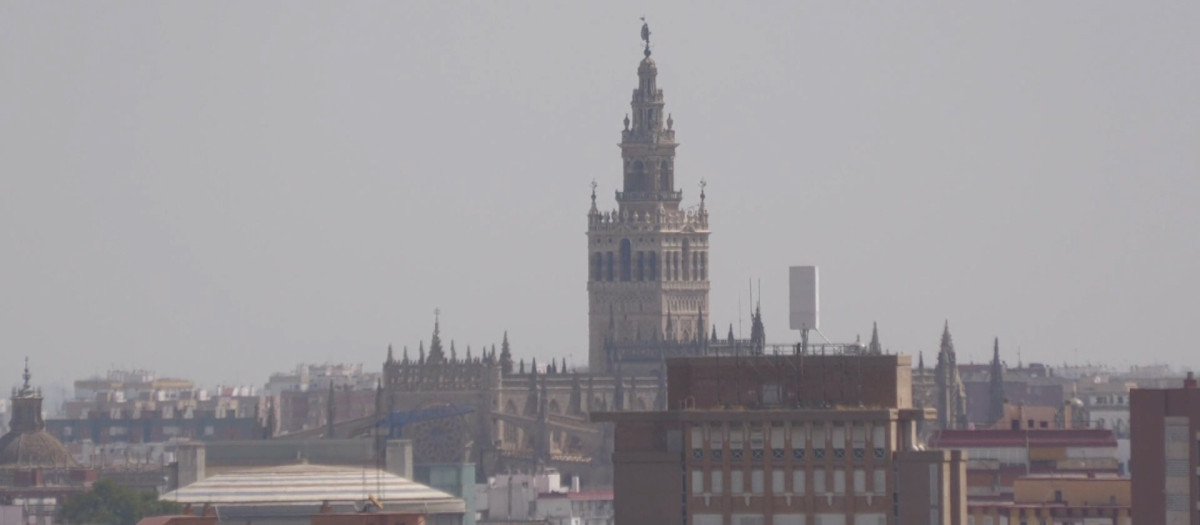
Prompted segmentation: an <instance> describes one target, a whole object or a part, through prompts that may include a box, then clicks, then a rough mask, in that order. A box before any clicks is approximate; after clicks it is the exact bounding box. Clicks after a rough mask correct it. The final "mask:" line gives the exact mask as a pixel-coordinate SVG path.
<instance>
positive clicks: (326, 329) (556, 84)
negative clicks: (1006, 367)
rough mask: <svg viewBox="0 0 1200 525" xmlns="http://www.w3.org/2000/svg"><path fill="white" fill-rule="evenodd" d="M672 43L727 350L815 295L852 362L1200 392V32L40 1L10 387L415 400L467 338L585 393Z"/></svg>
mask: <svg viewBox="0 0 1200 525" xmlns="http://www.w3.org/2000/svg"><path fill="white" fill-rule="evenodd" d="M642 15H645V16H646V17H647V19H648V20H649V21H650V25H651V30H652V31H653V36H652V41H653V50H654V58H655V60H656V61H657V62H658V66H659V86H660V87H662V88H663V89H664V90H665V94H666V102H667V110H668V111H670V112H671V113H672V114H673V115H674V119H675V129H676V131H677V138H678V140H679V141H680V142H681V144H682V146H680V148H679V150H678V158H677V159H678V160H677V173H678V177H677V180H678V181H679V185H680V186H681V187H682V189H683V191H684V199H685V204H694V203H695V202H696V198H697V183H698V181H699V180H700V179H701V178H703V179H707V181H708V183H709V186H708V192H707V193H708V204H709V209H710V212H711V227H712V231H713V233H712V239H711V243H712V251H711V255H710V257H711V269H712V271H711V278H712V281H713V291H712V296H711V297H712V314H713V317H714V321H716V322H717V324H719V325H720V330H721V331H722V332H724V331H725V330H726V329H727V327H728V325H729V323H734V324H735V330H736V323H737V317H738V312H739V301H740V302H741V304H742V312H743V315H746V314H748V310H749V297H748V294H749V291H748V288H749V284H748V283H749V282H750V281H751V280H754V281H755V282H757V281H758V280H761V283H762V284H761V286H762V307H763V312H764V316H765V321H766V329H767V335H768V339H770V340H771V341H781V342H782V341H793V340H795V338H796V337H797V334H796V332H791V331H788V330H787V297H786V295H787V267H788V266H789V265H799V264H816V265H818V266H820V268H821V277H822V283H821V285H822V328H823V332H824V333H825V334H826V335H827V336H828V337H829V338H831V339H834V340H842V341H845V340H853V339H854V337H855V336H856V335H857V334H862V336H863V337H864V339H865V338H866V337H867V336H868V335H869V333H870V329H871V322H872V321H878V322H879V328H880V332H881V335H882V340H883V343H884V346H885V347H887V348H889V349H890V350H892V351H899V352H906V353H916V351H918V350H924V351H925V353H926V357H927V358H928V359H932V357H933V356H932V354H931V352H934V351H935V349H936V347H937V344H938V340H939V336H940V333H941V329H942V323H943V321H944V320H945V319H949V321H950V327H951V331H952V333H953V334H954V340H955V343H956V346H957V348H958V351H959V359H960V361H962V362H966V361H971V360H976V361H980V360H985V359H987V358H989V357H990V353H991V342H992V338H993V337H996V336H998V337H999V338H1000V342H1001V349H1002V351H1003V352H1004V354H1005V358H1006V359H1007V360H1009V361H1010V362H1012V363H1014V364H1015V362H1016V360H1017V352H1018V348H1019V349H1020V352H1021V354H1022V357H1023V360H1024V361H1026V362H1029V361H1048V362H1053V363H1062V362H1064V361H1070V362H1076V361H1088V360H1091V361H1106V362H1109V363H1112V364H1114V365H1121V366H1126V365H1129V364H1132V363H1152V362H1157V363H1172V364H1177V365H1185V366H1195V365H1197V364H1200V359H1198V358H1196V357H1195V355H1196V353H1195V349H1194V348H1192V345H1193V344H1195V343H1194V339H1195V338H1196V327H1195V325H1194V324H1193V323H1194V322H1195V319H1196V317H1197V315H1198V314H1200V274H1198V272H1197V271H1196V268H1197V260H1198V259H1200V239H1198V233H1200V210H1198V209H1197V200H1198V197H1200V180H1198V175H1200V173H1198V170H1200V104H1198V102H1200V100H1198V95H1197V93H1200V36H1198V35H1200V33H1198V32H1197V27H1198V26H1200V3H1198V2H1195V1H1180V2H1102V1H1077V2H1069V1H1063V2H971V3H963V2H947V3H941V4H940V5H935V4H932V3H915V2H823V3H819V4H803V5H797V3H795V2H762V3H755V4H747V3H737V2H722V3H715V2H714V3H709V5H697V3H696V2H678V3H670V4H660V3H656V4H653V5H648V4H646V3H644V2H590V3H580V2H543V3H532V2H492V3H476V2H471V3H467V2H378V3H373V2H325V1H319V2H300V1H286V2H265V1H264V2H138V3H122V2H70V3H62V2H28V1H19V2H8V1H5V2H2V3H0V122H2V123H3V125H2V126H0V174H2V177H3V179H2V182H3V184H2V186H0V243H2V245H3V251H2V252H0V294H3V299H2V300H0V355H2V357H3V359H2V361H0V373H3V374H4V376H3V377H0V384H8V383H16V382H17V381H18V380H19V378H18V375H19V373H18V372H17V371H16V368H18V367H19V366H20V358H21V356H24V355H26V354H28V355H30V356H31V357H32V359H33V360H34V366H35V370H34V372H35V374H38V377H39V378H40V380H41V381H44V382H54V381H59V382H66V381H69V380H71V379H74V378H78V377H81V376H85V375H90V374H92V373H97V372H103V371H104V370H106V369H107V368H109V367H110V366H121V367H142V368H149V369H153V370H157V371H158V372H159V373H160V374H163V375H175V376H185V377H190V378H194V379H197V380H199V381H202V382H205V383H217V382H224V383H235V382H237V383H259V384H261V383H262V382H264V381H265V380H266V379H267V376H268V374H269V373H270V372H272V371H281V370H289V369H292V368H293V367H294V366H295V364H297V363H299V362H324V361H347V362H361V363H365V364H366V365H367V367H368V368H370V369H378V367H379V363H380V362H381V361H382V359H383V358H384V355H385V350H386V348H387V345H388V343H392V344H394V345H396V348H397V351H399V348H401V347H402V346H405V345H407V346H409V347H410V348H411V349H412V350H413V351H414V352H415V349H416V346H417V342H418V341H419V340H421V339H425V340H426V341H428V338H429V334H430V331H431V329H432V324H433V311H434V309H435V308H440V309H441V311H442V329H443V330H442V333H443V337H445V338H447V339H454V340H455V342H456V345H457V347H458V351H459V353H460V355H461V354H462V353H465V350H466V346H467V345H471V346H472V348H473V351H474V352H476V353H478V351H479V346H480V345H481V344H491V343H498V342H499V340H500V337H501V335H502V334H503V332H504V331H505V330H508V331H509V333H510V337H511V339H512V342H513V345H514V349H515V351H516V352H517V354H518V356H522V357H524V358H526V359H528V358H530V357H533V356H537V357H538V358H539V360H544V359H546V358H548V357H551V356H554V357H559V356H570V358H571V361H572V363H576V364H582V363H583V362H584V359H585V356H586V351H587V350H586V344H587V343H586V342H587V325H586V316H587V303H586V285H585V282H586V270H587V254H586V243H585V237H584V232H585V230H586V226H587V222H586V215H585V214H586V211H587V208H588V204H589V200H588V193H589V183H590V181H591V180H592V179H595V180H596V181H597V182H598V183H599V184H600V196H601V203H602V205H603V207H607V208H611V207H613V206H615V203H614V202H613V200H612V191H613V190H614V189H615V188H616V187H617V185H618V184H619V182H620V160H619V158H620V157H619V150H618V148H617V147H616V143H617V142H618V141H619V140H620V129H621V126H622V125H621V120H622V118H623V117H624V115H625V113H626V112H627V111H628V108H629V98H630V94H631V92H632V90H633V88H634V87H635V85H636V67H637V63H638V61H639V60H640V59H641V49H640V41H639V38H638V31H639V29H640V26H641V22H640V21H639V20H638V17H639V16H642ZM744 331H745V332H746V333H748V331H749V325H748V324H746V325H745V327H744ZM5 370H7V371H5Z"/></svg>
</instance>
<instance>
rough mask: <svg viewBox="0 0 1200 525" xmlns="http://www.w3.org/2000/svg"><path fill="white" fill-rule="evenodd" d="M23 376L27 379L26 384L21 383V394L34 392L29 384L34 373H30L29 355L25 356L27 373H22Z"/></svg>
mask: <svg viewBox="0 0 1200 525" xmlns="http://www.w3.org/2000/svg"><path fill="white" fill-rule="evenodd" d="M21 378H22V379H24V380H25V384H23V385H21V395H22V396H25V395H29V394H31V393H33V387H31V386H29V380H30V379H33V374H30V373H29V356H25V373H24V374H21Z"/></svg>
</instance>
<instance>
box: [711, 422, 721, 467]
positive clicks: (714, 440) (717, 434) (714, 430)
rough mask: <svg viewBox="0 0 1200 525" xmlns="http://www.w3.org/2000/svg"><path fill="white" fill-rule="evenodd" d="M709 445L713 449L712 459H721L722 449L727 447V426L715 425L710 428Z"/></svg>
mask: <svg viewBox="0 0 1200 525" xmlns="http://www.w3.org/2000/svg"><path fill="white" fill-rule="evenodd" d="M708 446H709V448H711V449H712V460H713V461H721V460H722V459H724V458H723V456H722V453H721V452H722V449H724V447H725V428H724V427H721V426H719V425H713V426H711V427H709V428H708Z"/></svg>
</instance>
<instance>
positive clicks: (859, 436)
mask: <svg viewBox="0 0 1200 525" xmlns="http://www.w3.org/2000/svg"><path fill="white" fill-rule="evenodd" d="M850 446H851V448H852V449H853V450H854V460H855V461H862V459H863V458H864V457H866V455H867V427H865V426H863V425H862V424H861V423H856V424H855V425H854V427H852V428H851V429H850Z"/></svg>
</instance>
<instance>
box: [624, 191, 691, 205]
mask: <svg viewBox="0 0 1200 525" xmlns="http://www.w3.org/2000/svg"><path fill="white" fill-rule="evenodd" d="M681 200H683V192H682V191H617V201H620V202H628V201H675V202H678V201H681Z"/></svg>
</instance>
